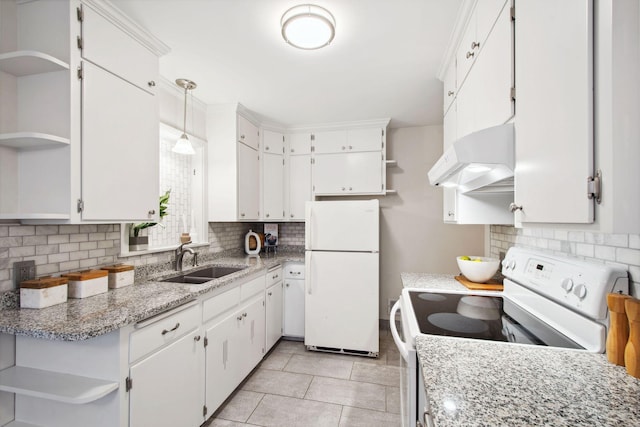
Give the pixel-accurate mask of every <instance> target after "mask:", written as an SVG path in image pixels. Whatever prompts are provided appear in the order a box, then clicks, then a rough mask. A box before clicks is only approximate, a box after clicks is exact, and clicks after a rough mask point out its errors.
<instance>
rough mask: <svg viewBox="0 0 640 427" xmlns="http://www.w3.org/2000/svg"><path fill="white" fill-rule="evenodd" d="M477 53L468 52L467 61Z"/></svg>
mask: <svg viewBox="0 0 640 427" xmlns="http://www.w3.org/2000/svg"><path fill="white" fill-rule="evenodd" d="M475 54H476V53H475V52H467V59H469V58H471V57H472V56H475Z"/></svg>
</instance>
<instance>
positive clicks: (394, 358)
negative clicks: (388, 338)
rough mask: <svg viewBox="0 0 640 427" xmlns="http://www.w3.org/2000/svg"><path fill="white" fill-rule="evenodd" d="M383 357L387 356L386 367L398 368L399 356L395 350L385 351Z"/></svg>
mask: <svg viewBox="0 0 640 427" xmlns="http://www.w3.org/2000/svg"><path fill="white" fill-rule="evenodd" d="M385 355H386V356H387V365H389V366H400V361H401V356H400V352H399V351H398V349H397V348H393V349H389V350H387V351H386V352H385Z"/></svg>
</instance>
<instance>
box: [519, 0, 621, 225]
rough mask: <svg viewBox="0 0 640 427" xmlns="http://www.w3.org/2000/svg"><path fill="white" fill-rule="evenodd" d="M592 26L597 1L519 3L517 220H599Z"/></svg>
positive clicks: (534, 0)
mask: <svg viewBox="0 0 640 427" xmlns="http://www.w3.org/2000/svg"><path fill="white" fill-rule="evenodd" d="M541 22H544V25H540V23H541ZM592 23H593V8H592V2H591V1H586V2H585V1H581V0H571V1H563V2H555V1H552V0H521V1H518V2H517V5H516V26H515V28H516V32H515V48H516V52H517V54H516V82H517V88H516V90H517V92H516V102H517V118H516V121H515V132H516V149H515V158H516V169H515V204H516V205H517V206H518V207H519V210H517V211H516V221H517V222H521V223H591V222H593V220H594V202H593V200H591V199H589V198H588V196H587V193H588V182H587V179H588V178H589V177H593V176H594V170H593V163H594V158H593V28H592ZM567 52H570V53H571V54H570V55H569V54H567ZM607 143H608V141H607Z"/></svg>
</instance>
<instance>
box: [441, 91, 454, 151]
mask: <svg viewBox="0 0 640 427" xmlns="http://www.w3.org/2000/svg"><path fill="white" fill-rule="evenodd" d="M457 103H458V102H457V101H455V100H454V101H453V103H452V105H451V108H449V110H448V111H447V114H445V115H444V119H443V123H442V127H443V129H442V133H443V135H442V139H443V145H442V148H443V151H447V149H448V148H449V147H451V145H452V144H453V143H454V142H455V141H456V139H457V129H456V126H457V115H458V111H457V110H458V109H457Z"/></svg>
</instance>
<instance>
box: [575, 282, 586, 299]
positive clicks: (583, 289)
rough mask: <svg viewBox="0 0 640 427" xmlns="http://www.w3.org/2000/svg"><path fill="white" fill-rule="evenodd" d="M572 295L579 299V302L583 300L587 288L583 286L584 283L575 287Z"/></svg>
mask: <svg viewBox="0 0 640 427" xmlns="http://www.w3.org/2000/svg"><path fill="white" fill-rule="evenodd" d="M573 293H574V295H576V296H577V297H578V298H580V299H581V300H583V299H584V297H586V296H587V287H586V286H585V285H584V283H581V284H579V285H578V286H576V287H575V288H574V289H573Z"/></svg>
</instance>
